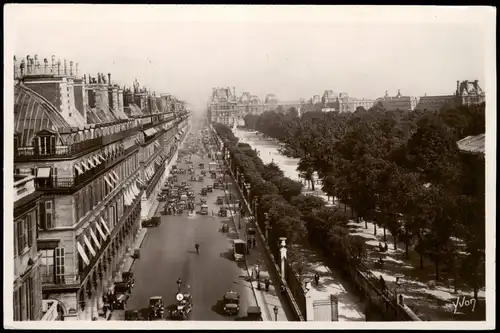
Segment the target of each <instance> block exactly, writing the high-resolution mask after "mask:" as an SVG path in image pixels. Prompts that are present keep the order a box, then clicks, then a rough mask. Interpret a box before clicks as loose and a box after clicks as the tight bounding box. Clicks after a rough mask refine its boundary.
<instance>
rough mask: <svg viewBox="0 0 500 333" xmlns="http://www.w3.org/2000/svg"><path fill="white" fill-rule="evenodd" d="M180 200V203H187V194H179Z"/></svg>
mask: <svg viewBox="0 0 500 333" xmlns="http://www.w3.org/2000/svg"><path fill="white" fill-rule="evenodd" d="M180 199H181V201H187V199H188V196H187V194H181V195H180Z"/></svg>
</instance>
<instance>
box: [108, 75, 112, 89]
mask: <svg viewBox="0 0 500 333" xmlns="http://www.w3.org/2000/svg"><path fill="white" fill-rule="evenodd" d="M108 85H109V86H110V85H111V73H108Z"/></svg>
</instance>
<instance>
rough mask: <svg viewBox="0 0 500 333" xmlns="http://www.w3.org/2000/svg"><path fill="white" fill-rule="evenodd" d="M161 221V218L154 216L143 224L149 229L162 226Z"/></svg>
mask: <svg viewBox="0 0 500 333" xmlns="http://www.w3.org/2000/svg"><path fill="white" fill-rule="evenodd" d="M160 222H161V219H160V217H159V216H153V217H151V218H149V219H147V220H144V221H143V222H142V226H143V227H146V228H149V227H157V226H159V225H160Z"/></svg>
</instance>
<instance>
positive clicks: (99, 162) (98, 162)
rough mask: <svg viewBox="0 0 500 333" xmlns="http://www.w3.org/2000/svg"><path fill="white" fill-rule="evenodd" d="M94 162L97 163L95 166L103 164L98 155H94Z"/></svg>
mask: <svg viewBox="0 0 500 333" xmlns="http://www.w3.org/2000/svg"><path fill="white" fill-rule="evenodd" d="M94 162H95V165H99V164H101V161H99V158H98V157H97V155H94Z"/></svg>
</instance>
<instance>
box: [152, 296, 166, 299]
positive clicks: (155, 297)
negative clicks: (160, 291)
mask: <svg viewBox="0 0 500 333" xmlns="http://www.w3.org/2000/svg"><path fill="white" fill-rule="evenodd" d="M149 299H163V297H161V296H151V297H150V298H149Z"/></svg>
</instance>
